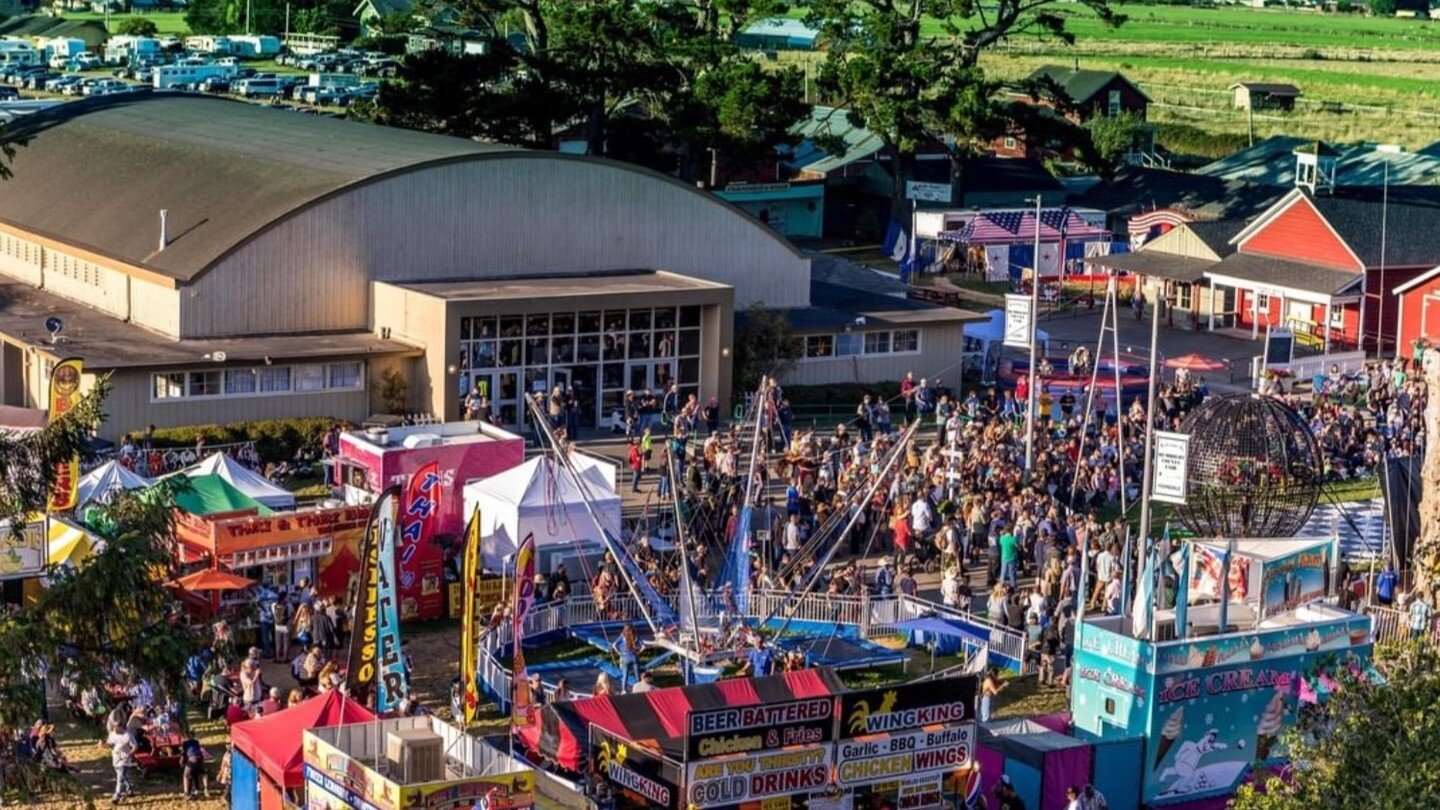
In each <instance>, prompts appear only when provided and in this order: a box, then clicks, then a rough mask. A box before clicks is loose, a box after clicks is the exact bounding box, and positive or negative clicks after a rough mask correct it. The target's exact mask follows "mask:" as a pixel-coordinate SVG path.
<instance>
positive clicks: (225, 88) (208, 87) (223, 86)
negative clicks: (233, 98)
mask: <svg viewBox="0 0 1440 810" xmlns="http://www.w3.org/2000/svg"><path fill="white" fill-rule="evenodd" d="M195 89H196V90H199V91H200V92H202V93H228V92H230V82H227V81H225V80H224V79H222V78H220V77H219V76H210V77H208V78H206V79H205V80H204V81H202V82H200V84H199V85H198V86H196V87H195Z"/></svg>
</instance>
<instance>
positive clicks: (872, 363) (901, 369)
mask: <svg viewBox="0 0 1440 810" xmlns="http://www.w3.org/2000/svg"><path fill="white" fill-rule="evenodd" d="M911 328H914V329H919V330H920V351H919V352H913V353H909V354H882V355H874V356H870V357H866V356H864V355H858V356H852V357H826V358H816V359H805V360H800V361H797V362H796V363H795V365H793V366H791V368H790V370H789V371H787V372H786V373H785V374H784V375H783V376H782V377H781V380H780V381H781V383H782V384H785V385H834V384H838V383H863V382H871V381H885V382H890V381H899V380H901V379H903V378H904V377H905V372H907V371H913V372H915V379H916V380H919V379H920V378H921V377H928V378H930V379H931V380H934V378H935V377H936V376H939V377H941V378H942V379H944V380H946V381H947V384H948V385H949V386H950V387H951V388H956V387H957V386H958V385H959V384H960V377H961V372H962V370H963V369H962V365H961V362H962V361H961V349H962V347H963V346H964V345H965V341H964V337H965V325H964V324H963V323H932V324H920V325H913V326H912V325H897V326H891V327H888V328H887V329H886V330H884V331H893V330H896V329H911ZM858 331H859V332H862V333H863V332H866V331H881V330H876V329H873V328H870V329H862V330H858ZM816 334H833V333H831V332H826V333H816ZM889 393H896V392H889Z"/></svg>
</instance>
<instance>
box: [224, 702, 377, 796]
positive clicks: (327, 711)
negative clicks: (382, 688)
mask: <svg viewBox="0 0 1440 810" xmlns="http://www.w3.org/2000/svg"><path fill="white" fill-rule="evenodd" d="M374 719H375V715H374V714H372V713H371V712H370V710H368V709H366V708H365V707H364V706H361V705H360V704H359V703H356V702H355V701H353V700H351V699H350V698H347V697H345V696H344V695H342V694H340V693H339V692H330V693H328V694H324V695H319V696H317V697H313V698H310V699H309V700H307V701H304V702H303V703H299V704H297V705H295V706H292V707H290V708H288V709H285V710H283V711H281V712H279V713H277V714H273V715H270V716H268V717H261V718H259V719H256V720H250V721H247V722H244V723H239V724H237V725H235V726H234V727H232V728H231V729H230V741H231V742H232V743H233V744H234V746H235V749H234V754H233V755H232V758H231V784H230V807H231V810H281V808H283V807H285V806H286V803H287V801H288V802H289V804H290V805H297V804H300V802H301V799H300V794H301V793H302V792H303V789H304V787H305V770H304V760H303V757H302V751H301V749H302V739H303V738H302V735H303V734H304V733H305V732H306V731H307V730H310V729H317V728H326V727H329V726H340V725H345V724H348V723H369V722H370V721H372V720H374Z"/></svg>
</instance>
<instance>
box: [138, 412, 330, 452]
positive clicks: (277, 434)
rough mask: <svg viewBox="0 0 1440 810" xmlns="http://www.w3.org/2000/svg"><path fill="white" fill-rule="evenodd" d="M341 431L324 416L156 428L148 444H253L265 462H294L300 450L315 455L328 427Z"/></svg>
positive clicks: (191, 445) (161, 445) (175, 445)
mask: <svg viewBox="0 0 1440 810" xmlns="http://www.w3.org/2000/svg"><path fill="white" fill-rule="evenodd" d="M335 425H339V426H340V428H341V430H345V429H347V428H349V427H351V426H350V425H349V423H346V422H341V421H338V420H335V419H328V418H324V417H307V418H302V419H265V420H259V421H254V422H232V423H230V424H226V425H183V426H181V427H172V428H156V430H155V432H154V433H153V434H152V435H151V443H152V444H153V445H154V446H156V447H194V446H195V443H196V442H197V441H199V439H200V437H202V436H203V437H205V444H207V445H212V446H213V445H217V444H239V443H242V442H254V443H255V452H256V453H258V454H259V456H260V459H261V460H262V461H265V462H272V461H274V462H279V461H286V460H289V459H293V458H294V457H295V453H296V451H298V450H300V449H301V448H304V449H307V450H314V451H316V452H317V453H318V452H319V450H320V447H321V445H322V444H323V442H324V439H325V434H326V433H327V432H328V431H329V430H330V428H331V427H333V426H335Z"/></svg>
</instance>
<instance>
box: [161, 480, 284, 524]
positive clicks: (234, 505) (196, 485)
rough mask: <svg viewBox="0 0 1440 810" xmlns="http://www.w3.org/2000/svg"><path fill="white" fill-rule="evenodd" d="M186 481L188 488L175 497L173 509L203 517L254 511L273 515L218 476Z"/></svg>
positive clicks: (265, 507) (263, 506) (266, 508)
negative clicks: (188, 483) (188, 484)
mask: <svg viewBox="0 0 1440 810" xmlns="http://www.w3.org/2000/svg"><path fill="white" fill-rule="evenodd" d="M188 480H189V482H190V486H189V487H188V488H186V489H185V490H183V491H181V492H178V493H176V495H175V508H177V509H181V510H184V511H186V512H189V513H190V514H192V515H200V516H201V517H204V516H206V515H218V514H223V513H225V512H243V511H246V510H255V511H256V513H257V514H261V515H272V514H274V512H273V511H272V510H271V509H270V508H268V507H267V506H265V505H264V504H262V503H260V502H259V501H257V500H255V499H254V498H252V497H250V496H249V495H246V494H245V493H243V492H241V491H240V490H238V489H236V488H235V486H234V485H232V484H231V483H230V482H229V481H226V480H225V479H224V478H221V477H220V476H218V475H198V476H195V477H193V478H190V479H188Z"/></svg>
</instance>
